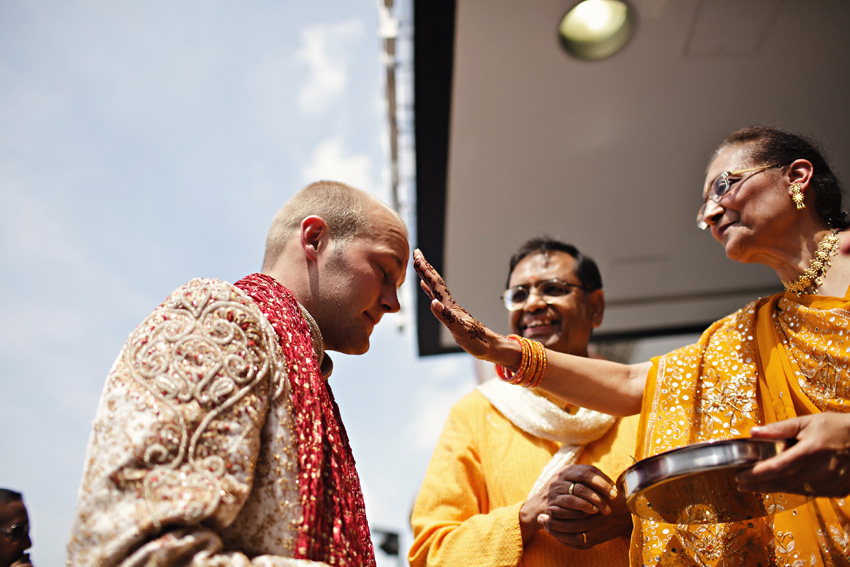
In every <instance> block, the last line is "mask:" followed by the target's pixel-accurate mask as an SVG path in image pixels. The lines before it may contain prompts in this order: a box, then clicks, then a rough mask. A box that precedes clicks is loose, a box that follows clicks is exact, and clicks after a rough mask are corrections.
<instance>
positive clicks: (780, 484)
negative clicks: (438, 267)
mask: <svg viewBox="0 0 850 567" xmlns="http://www.w3.org/2000/svg"><path fill="white" fill-rule="evenodd" d="M703 200H704V204H703V206H702V207H701V208H700V211H699V214H698V217H697V224H698V226H699V227H700V228H702V229H706V228H710V229H711V233H712V235H713V236H714V238H715V239H717V240H718V242H720V244H721V245H722V246H723V247H724V249H725V251H726V255H727V256H728V257H729V258H730V259H732V260H736V261H739V262H745V263H760V264H765V265H767V266H769V267H771V268H772V269H774V270H775V272H776V275H777V276H778V277H779V279H780V280H781V281H782V282H783V284H784V285H785V288H786V292H785V293H780V294H777V295H774V296H771V297H767V298H763V299H759V300H756V301H753V302H752V303H750V304H748V305H746V306H745V307H743V308H742V309H740V310H739V311H737V312H735V313H733V314H731V315H729V316H727V317H725V318H723V319H721V320H720V321H717V322H716V323H714V324H713V325H711V327H709V328H708V329H707V330H706V331H705V333H704V334H703V335H702V336H701V338H700V339H699V341H698V342H697V343H696V344H694V345H690V346H687V347H684V348H682V349H679V350H676V351H673V352H671V353H668V354H667V355H664V356H661V357H658V358H656V359H653V360H651V361H649V362H645V363H641V364H635V365H622V364H617V363H613V362H607V361H601V360H594V359H586V358H580V357H571V356H569V355H565V354H562V353H556V352H553V351H546V352H545V355H546V356H545V360H546V362H545V364H537V366H536V370H535V371H536V373H537V374H539V376H532V377H531V378H530V379H529V381H530V382H532V383H535V384H538V383H539V387H542V388H544V389H546V390H548V391H549V392H551V393H552V394H555V395H557V396H559V397H560V398H563V399H565V400H567V401H569V402H572V403H575V404H578V405H581V406H584V407H589V408H593V409H596V410H599V411H604V412H606V413H610V414H614V415H630V414H634V413H638V412H640V414H641V429H640V432H639V436H638V446H637V448H636V457H637V458H638V459H641V458H645V457H650V456H652V455H656V454H659V453H662V452H664V451H667V450H670V449H674V448H677V447H682V446H685V445H690V444H693V443H699V442H704V441H711V440H720V439H731V438H739V437H748V436H754V437H755V436H757V437H770V438H785V437H788V438H796V439H797V443H796V444H795V445H794V446H793V447H791V448H790V449H788V450H786V451H784V452H782V453H780V454H779V455H778V456H776V457H774V458H772V459H768V460H766V461H763V462H762V463H759V464H758V465H757V466H756V467H754V468H753V469H752V470H751V471H748V472H746V473H742V474H740V475H739V478H738V482H739V490H744V491H746V490H754V491H758V492H772V491H783V492H790V493H799V494H807V495H809V496H811V497H812V498H811V499H810V500H809V502H808V504H807V505H806V506H801V507H798V508H795V509H793V510H790V511H786V512H782V513H778V514H775V515H772V516H767V517H764V518H757V519H754V520H748V521H744V522H734V523H725V524H707V525H668V524H662V523H658V522H655V521H650V520H641V519H636V521H635V528H634V531H633V535H632V544H631V563H632V565H635V566H637V565H658V566H662V565H663V566H667V565H677V566H678V565H681V566H691V565H694V566H696V565H700V566H702V565H709V566H726V565H741V566H747V567H749V566H753V567H755V566H767V565H777V566H785V565H789V566H795V567H796V566H804V565H847V564H848V557H850V500H845V498H844V497H845V496H847V495H850V293H848V291H849V290H848V288H850V255H847V254H838V250H839V248H840V247H841V246H842V243H841V241H842V239H844V240H847V239H848V238H850V233H847V234H842V231H844V230H845V229H847V228H848V226H850V218H848V215H847V214H846V213H844V212H843V210H842V208H841V189H840V185H839V182H838V180H837V179H836V178H835V176H834V175H833V173H832V170H831V168H830V167H829V165H828V164H827V163H826V161H825V160H824V158H823V156H822V154H821V153H820V152H819V151H818V150H817V149H816V148H815V147H814V145H813V144H812V143H811V142H809V141H808V140H807V139H806V138H804V137H801V136H798V135H796V134H792V133H788V132H784V131H781V130H777V129H773V128H765V127H750V128H745V129H743V130H740V131H738V132H735V133H734V134H732V135H731V136H729V137H728V138H727V139H726V140H724V142H723V143H722V144H721V145H720V146H719V147H718V149H717V150H716V151H715V153H714V154H713V155H712V158H711V160H710V164H709V166H708V170H707V172H706V180H705V185H704V189H703ZM845 245H847V243H845ZM414 267H415V268H416V269H417V271H418V272H419V275H420V277H421V278H422V288H423V290H425V292H426V293H428V294H429V296H430V297H431V299H432V303H431V310H432V312H433V313H434V315H435V316H436V317H437V318H438V319H439V320H440V321H441V322H442V323H443V324H444V325H445V326H446V327H447V328H448V329H449V330H450V331H451V332H452V335H453V336H454V338H455V340H456V341H457V343H458V344H459V345H460V346H461V347H462V348H463V349H464V350H466V351H467V352H469V353H470V354H472V355H474V356H476V357H478V358H482V359H486V360H490V361H492V362H494V363H496V364H498V365H501V366H502V367H503V368H504V369H505V370H506V371H505V374H506V376H508V377H513V376H516V374H515V372H519V373H520V374H521V373H522V372H523V371H525V370H528V371H529V372H530V370H529V369H532V368H535V365H534V363H533V362H532V363H530V364H529V357H531V356H533V353H532V351H530V350H529V349H524V348H523V346H522V342H521V341H520V340H518V339H517V338H512V337H505V336H503V335H499V334H498V333H494V332H493V331H491V330H490V329H488V328H486V327H484V326H483V325H481V324H480V323H479V322H478V321H477V320H475V319H474V318H473V317H472V316H470V315H469V313H467V312H466V311H465V310H463V309H462V308H461V307H460V306H459V305H458V304H457V303H456V302H455V301H454V300H453V299H452V298H451V295H450V294H449V292H448V289H446V287H445V282H444V281H443V280H442V278H440V275H439V274H438V273H437V272H436V271H434V270H433V268H432V267H431V266H430V265H429V264H428V263H427V261H425V258H424V257H423V256H422V254H421V252H419V251H416V252H415V253H414ZM593 490H604V487H593V486H588V487H579V488H577V489H576V490H575V491H574V493H575V496H574V497H576V498H578V497H583V498H584V499H587V498H589V497H591V496H592V497H593V498H598V496H593V495H592V494H591V492H592V491H593ZM588 495H590V496H588ZM547 512H548V515H544V516H541V518H540V521H541V523H543V524H544V526H545V527H546V528H547V529H549V530H552V531H562V532H570V531H571V528H572V526H573V524H572V523H571V521H570V519H569V516H567V515H564V514H562V513H561V511H560V508H558V507H551V508H550V509H549V510H548V511H547Z"/></svg>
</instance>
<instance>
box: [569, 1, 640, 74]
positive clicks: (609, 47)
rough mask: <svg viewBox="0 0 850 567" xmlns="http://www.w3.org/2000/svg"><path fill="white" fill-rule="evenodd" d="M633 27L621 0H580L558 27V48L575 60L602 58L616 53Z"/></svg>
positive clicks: (632, 20)
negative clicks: (559, 46) (559, 45)
mask: <svg viewBox="0 0 850 567" xmlns="http://www.w3.org/2000/svg"><path fill="white" fill-rule="evenodd" d="M634 28H635V18H634V11H633V10H632V8H631V6H629V5H628V4H627V3H626V2H624V1H622V0H584V1H583V2H579V3H578V4H576V5H575V6H574V7H573V8H572V9H571V10H570V11H569V12H567V15H566V16H564V19H563V20H561V25H560V26H558V32H559V35H560V38H561V45H563V47H564V49H566V50H567V52H568V53H569V54H570V55H573V56H574V57H578V58H579V59H590V60H596V59H605V58H606V57H610V56H612V55H614V54H615V53H617V52H618V51H620V50H621V49H622V48H623V47H624V46H625V45H626V43H628V41H629V38H630V37H631V36H632V32H633V31H634Z"/></svg>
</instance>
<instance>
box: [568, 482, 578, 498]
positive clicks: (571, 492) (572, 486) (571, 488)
mask: <svg viewBox="0 0 850 567" xmlns="http://www.w3.org/2000/svg"><path fill="white" fill-rule="evenodd" d="M575 487H576V483H572V484H571V485H570V489H569V490H568V491H567V494H569V495H570V496H572V495H573V489H575Z"/></svg>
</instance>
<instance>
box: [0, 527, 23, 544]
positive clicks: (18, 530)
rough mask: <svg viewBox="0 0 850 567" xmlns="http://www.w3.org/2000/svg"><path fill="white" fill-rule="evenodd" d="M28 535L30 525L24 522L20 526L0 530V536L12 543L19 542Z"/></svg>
mask: <svg viewBox="0 0 850 567" xmlns="http://www.w3.org/2000/svg"><path fill="white" fill-rule="evenodd" d="M29 533H30V525H29V524H28V523H26V522H22V523H20V524H12V525H11V526H9V527H8V528H2V529H0V534H4V535H5V536H6V537H8V538H9V539H11V540H12V541H21V540H22V539H24V538H25V537H27V536H28V535H29Z"/></svg>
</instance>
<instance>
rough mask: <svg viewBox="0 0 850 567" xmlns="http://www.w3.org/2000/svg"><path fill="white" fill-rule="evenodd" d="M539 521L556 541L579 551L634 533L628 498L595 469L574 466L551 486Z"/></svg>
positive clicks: (567, 468)
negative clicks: (627, 503) (627, 506)
mask: <svg viewBox="0 0 850 567" xmlns="http://www.w3.org/2000/svg"><path fill="white" fill-rule="evenodd" d="M538 521H540V523H541V525H542V526H543V528H544V529H545V530H546V531H547V532H549V534H551V535H552V536H553V537H554V538H555V539H557V540H558V541H560V542H561V543H563V544H564V545H569V546H571V547H576V548H579V549H588V548H590V547H593V546H594V545H598V544H600V543H603V542H606V541H608V540H610V539H613V538H615V537H618V536H628V535H629V534H631V531H632V517H631V514H630V513H629V511H628V509H627V508H626V501H625V498H624V497H623V496H622V495H621V494H619V493H618V491H617V488H616V487H615V486H614V483H613V481H612V480H611V479H610V478H608V476H607V475H606V474H605V473H603V472H602V471H601V470H599V469H598V468H596V467H594V466H592V465H571V466H569V467H565V468H564V469H563V470H562V471H561V472H560V473H559V474H558V476H557V477H556V478H555V480H554V481H553V482H552V483H551V484H550V485H549V490H548V493H547V507H546V511H545V513H544V514H542V515H541V516H539V518H538Z"/></svg>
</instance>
